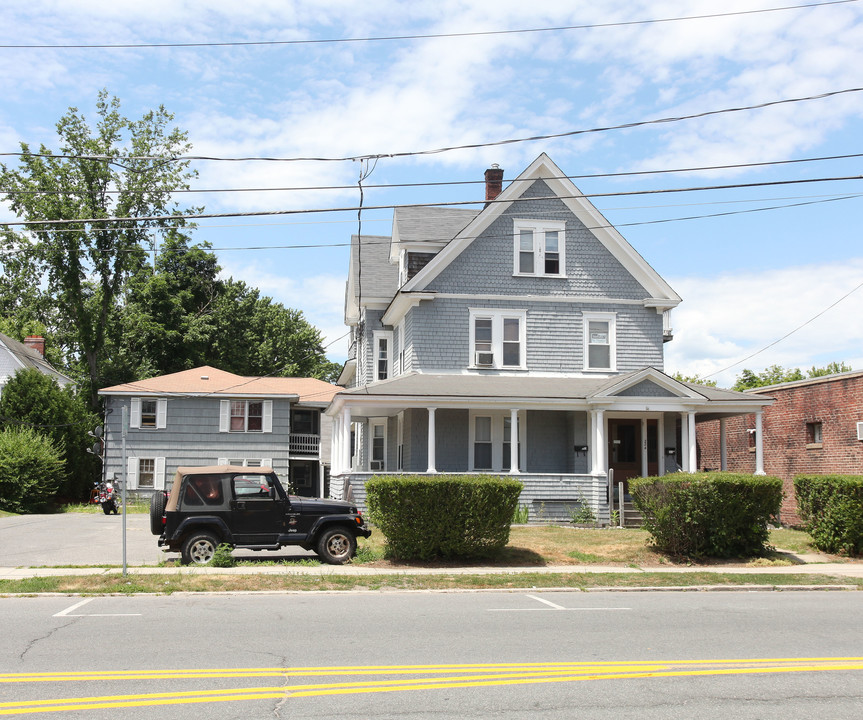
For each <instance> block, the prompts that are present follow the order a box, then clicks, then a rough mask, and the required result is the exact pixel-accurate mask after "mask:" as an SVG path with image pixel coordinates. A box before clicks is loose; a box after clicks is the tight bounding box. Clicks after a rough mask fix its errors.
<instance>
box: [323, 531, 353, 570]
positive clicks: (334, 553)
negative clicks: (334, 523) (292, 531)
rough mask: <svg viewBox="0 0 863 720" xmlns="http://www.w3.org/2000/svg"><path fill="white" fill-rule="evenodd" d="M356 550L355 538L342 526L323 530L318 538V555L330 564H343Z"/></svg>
mask: <svg viewBox="0 0 863 720" xmlns="http://www.w3.org/2000/svg"><path fill="white" fill-rule="evenodd" d="M356 551H357V539H356V537H354V534H353V533H352V532H351V531H350V530H348V529H346V528H343V527H335V528H330V529H329V530H324V532H323V534H322V535H321V537H320V540H318V556H319V557H320V558H321V560H323V561H324V562H325V563H328V564H330V565H344V564H345V563H346V562H347V561H348V560H350V559H351V558H352V557H353V556H354V555H355V554H356Z"/></svg>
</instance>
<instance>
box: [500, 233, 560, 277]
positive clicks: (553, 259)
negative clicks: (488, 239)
mask: <svg viewBox="0 0 863 720" xmlns="http://www.w3.org/2000/svg"><path fill="white" fill-rule="evenodd" d="M514 228H515V252H514V257H515V267H514V271H513V274H515V275H531V276H542V277H563V276H564V275H565V274H566V270H565V269H566V258H565V257H564V248H565V242H564V239H565V228H566V225H565V223H563V222H555V221H551V220H515V221H514Z"/></svg>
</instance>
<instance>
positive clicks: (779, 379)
mask: <svg viewBox="0 0 863 720" xmlns="http://www.w3.org/2000/svg"><path fill="white" fill-rule="evenodd" d="M850 370H851V368H850V367H849V366H848V365H846V364H845V363H844V362H831V363H828V364H827V365H826V366H825V367H823V368H817V367H815V366H814V365H813V366H812V368H811V369H810V370H809V371H808V372H807V373H806V375H804V374H803V371H802V370H800V368H792V369H790V370H786V369H785V368H783V367H782V366H781V365H771V366H770V367H768V368H766V369H765V370H764V371H763V372H760V373H754V372H752V371H751V370H744V371H743V372H741V373H740V375H738V376H737V382H735V383H734V386H733V388H732V389H734V390H747V389H749V388H756V387H765V386H766V385H778V384H779V383H785V382H794V381H795V380H805V379H806V378H815V377H823V376H824V375H833V374H834V373H840V372H849V371H850Z"/></svg>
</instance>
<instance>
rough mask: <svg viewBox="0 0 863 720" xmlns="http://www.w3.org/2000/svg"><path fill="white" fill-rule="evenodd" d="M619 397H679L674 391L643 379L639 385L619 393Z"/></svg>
mask: <svg viewBox="0 0 863 720" xmlns="http://www.w3.org/2000/svg"><path fill="white" fill-rule="evenodd" d="M617 397H677V396H676V395H675V394H674V393H673V392H671V391H670V390H667V389H666V388H664V387H660V386H659V385H657V384H656V383H655V382H651V381H650V380H642V381H641V382H640V383H638V384H637V385H633V386H632V387H630V388H627V389H626V390H624V391H623V392H619V393H617Z"/></svg>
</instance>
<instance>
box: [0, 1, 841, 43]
mask: <svg viewBox="0 0 863 720" xmlns="http://www.w3.org/2000/svg"><path fill="white" fill-rule="evenodd" d="M851 2H857V0H830V1H829V2H820V3H807V4H805V5H786V6H783V7H774V8H762V9H760V10H739V11H736V12H727V13H711V14H707V15H685V16H680V17H670V18H655V19H649V20H622V21H619V22H607V23H590V24H582V25H561V26H557V27H542V28H523V29H516V30H477V31H473V32H460V33H427V34H414V35H379V36H371V37H353V38H326V39H318V40H314V39H304V40H248V41H234V42H185V43H181V42H177V43H94V44H83V43H82V44H65V43H63V44H52V45H32V44H30V45H0V48H6V49H19V50H24V49H26V50H37V49H44V50H48V49H52V50H81V49H101V50H113V49H140V48H200V47H205V48H208V47H250V46H279V45H327V44H343V43H364V42H390V41H397V40H436V39H443V38H464V37H481V36H489V35H524V34H530V33H549V32H562V31H567V30H595V29H600V28H614V27H628V26H633V25H655V24H659V23H670V22H683V21H687V20H707V19H713V18H723V17H732V16H735V15H757V14H760V13H770V12H782V11H785V10H803V9H806V8H816V7H824V6H828V5H845V4H847V3H851Z"/></svg>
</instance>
